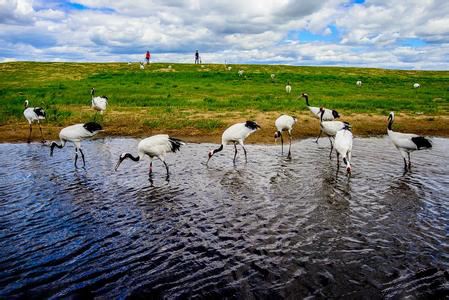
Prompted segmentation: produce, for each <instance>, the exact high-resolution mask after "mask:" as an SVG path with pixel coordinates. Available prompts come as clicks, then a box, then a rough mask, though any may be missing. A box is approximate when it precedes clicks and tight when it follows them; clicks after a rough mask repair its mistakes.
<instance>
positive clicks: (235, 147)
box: [234, 143, 246, 165]
mask: <svg viewBox="0 0 449 300" xmlns="http://www.w3.org/2000/svg"><path fill="white" fill-rule="evenodd" d="M234 149H235V152H234V165H235V158H236V157H237V144H236V143H234ZM245 155H246V154H245Z"/></svg>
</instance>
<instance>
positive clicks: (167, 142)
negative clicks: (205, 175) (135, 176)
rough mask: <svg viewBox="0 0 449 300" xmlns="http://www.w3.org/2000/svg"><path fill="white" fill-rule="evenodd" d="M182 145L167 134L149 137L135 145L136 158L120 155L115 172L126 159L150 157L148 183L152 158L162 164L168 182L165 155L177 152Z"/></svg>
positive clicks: (134, 158)
mask: <svg viewBox="0 0 449 300" xmlns="http://www.w3.org/2000/svg"><path fill="white" fill-rule="evenodd" d="M182 145H185V143H184V142H182V141H181V140H178V139H176V138H172V137H170V136H169V135H167V134H157V135H153V136H150V137H148V138H146V139H143V140H141V141H140V142H139V144H138V145H137V151H138V156H137V157H134V156H133V155H131V154H130V153H122V154H121V155H120V158H119V161H118V162H117V165H116V166H115V170H116V171H117V169H118V167H119V166H120V164H121V163H122V161H123V160H125V159H127V158H130V159H132V160H133V161H140V160H142V159H143V158H144V157H145V155H148V156H149V157H150V171H149V178H150V181H151V182H152V179H151V175H152V172H153V169H152V166H153V158H154V157H157V158H158V159H160V160H161V161H162V162H163V163H164V165H165V168H166V170H167V180H168V178H169V176H170V172H169V169H168V165H167V163H166V162H165V155H166V154H167V152H176V151H178V150H179V149H180V148H181V146H182Z"/></svg>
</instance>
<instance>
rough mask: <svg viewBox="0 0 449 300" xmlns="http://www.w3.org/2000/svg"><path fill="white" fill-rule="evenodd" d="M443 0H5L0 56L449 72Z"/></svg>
mask: <svg viewBox="0 0 449 300" xmlns="http://www.w3.org/2000/svg"><path fill="white" fill-rule="evenodd" d="M447 24H449V2H448V1H440V0H420V1H417V0H411V1H386V0H385V1H384V0H371V1H370V0H366V1H363V0H356V1H354V0H325V1H309V0H296V1H293V0H277V1H276V0H247V1H237V0H228V1H224V0H223V1H206V0H165V1H163V0H154V1H144V0H134V1H126V0H124V1H115V0H78V1H69V0H65V1H57V0H47V1H46V0H2V1H0V62H7V61H15V60H32V61H99V62H104V61H142V60H143V55H144V52H145V51H146V50H150V51H151V52H152V58H153V61H165V62H192V60H193V52H194V50H195V49H199V50H200V54H201V56H202V59H203V61H204V62H206V63H223V62H224V61H225V60H226V61H227V62H228V63H235V64H244V63H269V64H289V65H341V66H362V67H380V68H395V69H431V70H448V69H449V54H448V53H449V26H448V25H447Z"/></svg>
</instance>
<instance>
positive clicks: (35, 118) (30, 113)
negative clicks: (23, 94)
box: [23, 100, 45, 143]
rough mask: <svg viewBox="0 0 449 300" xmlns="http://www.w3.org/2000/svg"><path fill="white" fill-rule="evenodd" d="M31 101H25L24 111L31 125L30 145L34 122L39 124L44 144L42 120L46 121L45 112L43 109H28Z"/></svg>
mask: <svg viewBox="0 0 449 300" xmlns="http://www.w3.org/2000/svg"><path fill="white" fill-rule="evenodd" d="M28 105H29V101H28V100H25V103H24V106H25V110H24V111H23V115H24V116H25V119H27V121H28V123H29V124H30V134H29V135H28V143H29V142H31V131H32V130H33V129H32V125H33V123H34V122H37V124H39V130H40V132H41V137H42V143H45V139H44V134H43V133H42V127H41V123H40V120H44V119H45V111H44V110H43V109H42V108H41V107H28Z"/></svg>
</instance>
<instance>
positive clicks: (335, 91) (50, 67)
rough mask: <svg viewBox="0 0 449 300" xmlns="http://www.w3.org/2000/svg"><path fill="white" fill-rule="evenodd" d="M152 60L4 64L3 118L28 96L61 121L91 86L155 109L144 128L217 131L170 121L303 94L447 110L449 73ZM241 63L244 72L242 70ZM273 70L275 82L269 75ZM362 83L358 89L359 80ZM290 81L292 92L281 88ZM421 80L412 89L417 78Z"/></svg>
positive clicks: (378, 106)
mask: <svg viewBox="0 0 449 300" xmlns="http://www.w3.org/2000/svg"><path fill="white" fill-rule="evenodd" d="M168 65H169V64H151V65H150V66H147V67H146V68H145V70H140V69H139V66H138V64H133V65H131V66H129V65H127V64H126V63H105V64H99V63H36V62H15V63H2V64H0V104H1V108H0V123H5V122H8V121H10V120H12V119H17V118H23V115H22V112H23V102H24V100H25V99H28V100H30V104H31V105H32V106H43V107H44V108H46V109H47V111H48V121H49V122H53V123H55V124H59V123H61V124H62V123H64V120H65V119H67V118H69V117H72V118H73V117H75V116H77V115H79V114H77V112H76V111H77V109H78V108H81V107H89V105H90V89H91V88H92V87H95V88H96V90H97V93H98V95H103V94H104V95H107V96H108V97H109V105H110V106H113V107H114V110H117V111H120V110H121V109H126V108H129V107H146V108H148V109H149V111H151V110H152V109H154V110H156V111H157V112H158V113H157V114H156V115H154V116H151V118H148V119H147V120H146V121H145V122H144V125H145V126H149V127H158V126H165V128H177V127H185V126H190V127H195V128H199V129H213V128H218V127H220V126H222V125H223V123H221V121H220V120H214V119H211V120H209V119H202V120H198V119H193V120H189V119H188V116H187V119H185V120H182V121H179V122H177V124H170V122H169V121H167V119H168V117H170V115H173V114H177V115H179V112H180V111H186V110H192V111H196V112H242V111H247V110H248V111H249V110H251V111H254V110H256V111H262V112H265V111H282V112H295V111H303V110H304V111H305V110H306V106H305V103H304V101H303V100H302V99H298V95H299V94H300V93H301V92H307V93H308V94H309V96H310V103H311V105H313V106H326V107H330V108H333V109H338V110H340V111H342V112H343V113H347V114H350V113H359V112H362V113H371V114H383V115H385V114H386V113H387V112H388V111H390V110H394V111H401V112H407V113H424V114H430V115H448V114H449V101H448V97H449V92H448V87H449V71H399V70H383V69H361V68H341V67H292V66H278V65H273V66H267V65H241V66H239V65H237V66H233V68H232V71H226V70H225V69H224V66H223V65H204V68H201V67H200V66H198V65H191V64H172V63H171V64H170V65H172V69H171V70H168V69H167V66H168ZM239 69H243V70H244V71H245V73H244V74H245V76H244V77H243V78H241V77H239V76H238V74H237V71H238V70H239ZM271 73H274V74H276V79H275V81H274V82H272V81H271V78H270V74H271ZM357 80H362V81H363V86H362V87H361V88H359V87H357V86H356V84H355V82H356V81H357ZM287 81H290V82H291V84H292V87H293V91H292V94H291V95H287V94H286V93H285V90H284V87H285V84H286V82H287ZM415 82H418V83H420V84H421V88H420V89H413V87H412V86H413V83H415Z"/></svg>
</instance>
